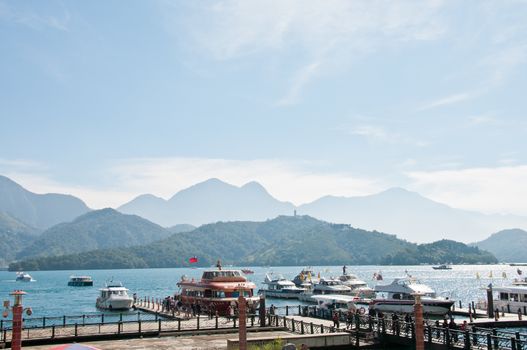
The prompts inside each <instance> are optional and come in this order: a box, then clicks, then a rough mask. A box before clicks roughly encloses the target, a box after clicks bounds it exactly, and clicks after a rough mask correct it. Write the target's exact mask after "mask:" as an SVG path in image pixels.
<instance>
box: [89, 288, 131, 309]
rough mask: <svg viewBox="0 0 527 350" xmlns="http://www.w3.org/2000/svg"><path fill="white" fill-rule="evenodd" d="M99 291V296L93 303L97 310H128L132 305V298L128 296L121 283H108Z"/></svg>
mask: <svg viewBox="0 0 527 350" xmlns="http://www.w3.org/2000/svg"><path fill="white" fill-rule="evenodd" d="M99 291H100V295H99V297H98V298H97V301H96V302H95V306H96V307H97V308H98V309H104V310H111V311H113V310H128V309H130V308H131V307H132V306H133V304H134V298H133V297H131V296H129V295H128V289H127V288H125V287H123V284H122V283H121V282H113V281H111V282H108V283H106V286H105V287H104V288H101V289H99Z"/></svg>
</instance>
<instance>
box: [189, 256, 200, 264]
mask: <svg viewBox="0 0 527 350" xmlns="http://www.w3.org/2000/svg"><path fill="white" fill-rule="evenodd" d="M188 262H189V263H191V264H194V263H197V262H198V258H197V257H196V256H195V255H194V256H193V257H192V258H190V259H188Z"/></svg>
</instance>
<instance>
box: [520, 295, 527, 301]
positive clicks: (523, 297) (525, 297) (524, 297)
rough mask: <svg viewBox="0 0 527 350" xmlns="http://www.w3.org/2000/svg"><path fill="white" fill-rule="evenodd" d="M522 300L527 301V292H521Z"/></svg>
mask: <svg viewBox="0 0 527 350" xmlns="http://www.w3.org/2000/svg"><path fill="white" fill-rule="evenodd" d="M520 301H521V302H527V294H520Z"/></svg>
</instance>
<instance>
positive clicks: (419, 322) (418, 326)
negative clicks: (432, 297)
mask: <svg viewBox="0 0 527 350" xmlns="http://www.w3.org/2000/svg"><path fill="white" fill-rule="evenodd" d="M414 296H415V305H414V319H415V350H424V348H425V338H424V328H423V305H422V304H421V295H419V294H417V293H416V294H414Z"/></svg>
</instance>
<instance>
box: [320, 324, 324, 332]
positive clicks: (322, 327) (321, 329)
mask: <svg viewBox="0 0 527 350" xmlns="http://www.w3.org/2000/svg"><path fill="white" fill-rule="evenodd" d="M323 333H324V325H323V324H321V325H320V334H323Z"/></svg>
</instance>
